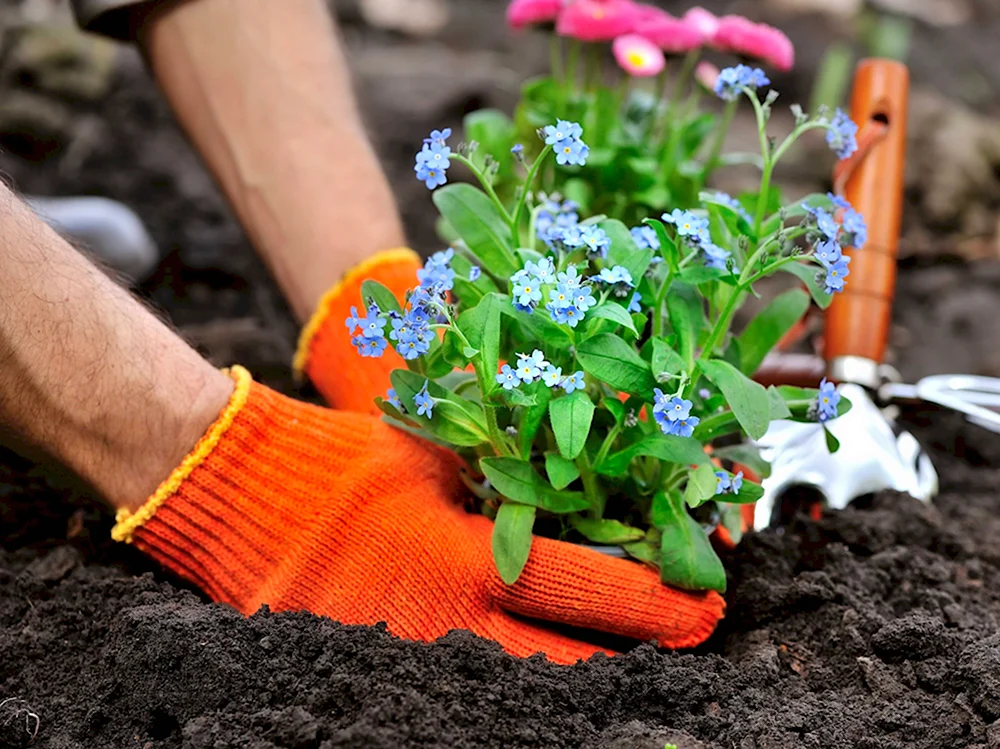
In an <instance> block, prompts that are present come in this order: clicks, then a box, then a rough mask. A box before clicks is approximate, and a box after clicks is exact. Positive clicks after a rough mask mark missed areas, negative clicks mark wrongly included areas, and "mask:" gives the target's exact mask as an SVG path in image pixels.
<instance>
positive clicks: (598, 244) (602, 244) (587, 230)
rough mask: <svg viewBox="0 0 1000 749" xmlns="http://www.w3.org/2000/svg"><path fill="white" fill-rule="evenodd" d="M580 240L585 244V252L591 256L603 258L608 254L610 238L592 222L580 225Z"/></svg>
mask: <svg viewBox="0 0 1000 749" xmlns="http://www.w3.org/2000/svg"><path fill="white" fill-rule="evenodd" d="M580 240H581V241H582V243H583V244H584V245H585V246H586V248H587V254H588V255H590V256H591V257H600V258H605V257H607V256H608V248H609V247H611V239H610V237H608V235H607V234H606V233H605V231H604V229H602V228H601V227H599V226H594V225H593V224H590V225H588V226H584V227H581V228H580Z"/></svg>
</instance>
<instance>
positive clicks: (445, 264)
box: [417, 249, 455, 292]
mask: <svg viewBox="0 0 1000 749" xmlns="http://www.w3.org/2000/svg"><path fill="white" fill-rule="evenodd" d="M454 256H455V251H454V250H451V249H448V250H442V251H441V252H435V253H434V254H433V255H431V256H430V257H429V258H428V259H427V262H426V263H424V267H423V268H421V269H420V270H418V271H417V280H418V281H419V282H420V287H421V288H422V289H425V290H427V291H434V292H444V291H450V290H451V288H452V287H453V286H454V285H455V271H454V270H452V268H451V266H450V265H449V263H451V260H452V258H453V257H454Z"/></svg>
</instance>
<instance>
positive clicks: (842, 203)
mask: <svg viewBox="0 0 1000 749" xmlns="http://www.w3.org/2000/svg"><path fill="white" fill-rule="evenodd" d="M826 197H828V198H829V199H830V202H831V203H833V205H834V207H835V208H850V207H851V204H850V203H848V202H847V200H845V199H844V198H842V197H840V196H839V195H834V194H833V193H832V192H828V193H827V194H826ZM803 205H805V204H803ZM806 210H808V208H807V209H806Z"/></svg>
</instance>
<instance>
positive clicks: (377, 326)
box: [345, 303, 389, 359]
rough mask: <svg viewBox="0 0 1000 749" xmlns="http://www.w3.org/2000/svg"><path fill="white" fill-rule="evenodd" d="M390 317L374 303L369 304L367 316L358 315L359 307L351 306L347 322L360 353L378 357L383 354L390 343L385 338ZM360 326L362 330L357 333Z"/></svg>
mask: <svg viewBox="0 0 1000 749" xmlns="http://www.w3.org/2000/svg"><path fill="white" fill-rule="evenodd" d="M388 319H389V318H387V317H385V316H383V315H382V310H380V309H379V307H378V305H377V304H374V303H373V304H371V305H369V307H368V310H367V315H365V317H361V316H359V315H358V308H357V307H351V314H350V315H348V317H347V320H346V321H345V324H346V325H347V332H348V333H349V334H350V336H351V343H353V344H354V346H355V347H356V348H357V349H358V353H359V354H361V355H362V356H364V357H373V358H376V359H377V358H378V357H380V356H382V354H383V353H384V352H385V349H386V346H388V345H389V342H388V341H387V340H386V339H385V324H386V322H387V321H388ZM358 328H360V329H361V332H360V333H358V334H357V335H355V331H356V330H357V329H358Z"/></svg>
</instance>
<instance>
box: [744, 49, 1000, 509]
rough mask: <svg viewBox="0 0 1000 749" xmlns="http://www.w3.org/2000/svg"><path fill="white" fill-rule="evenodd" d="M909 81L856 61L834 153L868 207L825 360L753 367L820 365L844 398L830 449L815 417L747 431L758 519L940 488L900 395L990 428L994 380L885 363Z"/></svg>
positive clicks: (769, 377)
mask: <svg viewBox="0 0 1000 749" xmlns="http://www.w3.org/2000/svg"><path fill="white" fill-rule="evenodd" d="M908 87H909V79H908V73H907V70H906V68H905V67H904V66H903V65H901V64H899V63H896V62H891V61H887V60H867V61H864V62H862V63H861V64H860V65H859V67H858V70H857V74H856V78H855V87H854V95H853V101H852V111H851V116H852V119H853V120H854V121H855V122H857V123H859V124H860V128H861V130H860V132H859V135H858V142H859V149H858V151H857V152H856V153H855V154H854V155H852V156H851V157H850V158H848V159H845V160H844V161H842V162H840V163H839V164H838V166H837V169H836V171H835V175H834V182H835V184H836V187H837V190H838V192H842V194H844V196H845V197H846V199H847V200H848V202H850V203H851V205H853V206H854V207H855V208H856V209H857V210H858V212H859V213H861V214H862V215H863V216H864V217H865V218H866V220H867V225H868V241H867V243H865V244H864V246H863V247H862V248H858V250H859V251H853V250H849V251H847V252H846V253H845V254H848V255H849V256H850V257H851V259H852V284H851V285H850V286H848V287H847V288H846V289H845V290H844V292H843V293H842V294H840V295H838V296H837V297H836V298H835V299H834V300H833V302H832V303H831V304H830V307H829V309H828V310H827V311H826V320H825V331H824V340H823V351H824V357H825V360H824V359H820V358H819V357H812V356H807V355H806V356H803V355H795V354H774V355H772V356H769V357H768V359H767V361H765V364H764V366H763V367H762V370H761V371H760V372H759V373H758V379H760V380H763V381H765V382H793V383H794V384H797V385H803V384H812V385H815V384H816V382H818V380H819V378H820V377H822V376H823V374H825V375H826V376H827V377H829V378H830V379H831V380H832V381H834V382H837V383H839V385H838V390H839V392H840V393H842V394H843V395H844V396H846V397H848V398H849V399H850V401H851V403H852V404H853V408H852V409H851V411H850V412H849V413H847V414H845V415H844V416H843V417H842V418H840V419H837V420H836V421H834V422H832V423H831V424H829V425H828V427H827V428H828V430H829V432H830V433H831V434H832V435H833V436H834V437H835V438H836V439H837V440H838V441H839V443H840V450H838V451H836V452H829V451H827V450H826V449H825V443H826V434H825V433H824V431H823V429H821V428H819V427H818V426H817V425H815V424H804V423H796V422H791V421H778V422H774V423H773V424H772V425H771V427H770V429H769V430H768V433H767V434H766V435H765V436H764V437H763V439H761V440H758V441H757V442H756V445H757V446H758V448H759V449H760V452H761V455H762V457H764V458H765V459H766V460H768V461H769V462H770V464H771V473H770V475H769V476H768V477H767V478H765V479H764V480H763V481H762V485H763V487H764V495H763V497H762V499H761V500H760V502H758V503H757V505H756V507H755V512H754V523H753V524H754V527H756V528H758V529H760V528H764V527H767V526H768V525H772V524H775V523H780V522H781V521H782V519H783V518H786V517H787V514H788V512H789V511H790V510H792V509H794V505H795V504H796V503H801V502H802V501H806V502H817V501H819V502H822V503H824V504H826V505H829V506H830V507H834V508H836V509H842V508H844V507H846V506H847V505H848V504H849V503H850V502H851V501H852V500H854V499H856V498H858V497H860V496H863V495H866V494H871V493H874V492H877V491H880V490H883V489H895V490H897V491H901V492H906V493H908V494H910V495H912V496H914V497H916V498H918V499H922V500H924V501H929V500H930V499H931V497H933V496H934V495H935V494H936V493H937V490H938V479H937V474H936V472H935V470H934V467H933V465H931V462H930V459H929V458H928V457H927V455H926V454H925V453H924V452H923V451H922V450H921V448H920V445H919V444H918V443H917V440H916V439H915V438H914V437H913V435H911V434H910V433H909V432H907V431H905V430H903V429H902V428H901V427H900V426H899V425H898V423H897V422H896V416H897V415H898V412H899V405H903V404H906V403H913V402H916V401H920V402H924V403H931V404H935V405H938V406H941V407H943V408H949V409H952V410H955V411H959V412H961V413H964V414H965V415H966V418H967V419H968V420H969V421H970V422H972V423H974V424H977V425H979V426H982V427H984V428H986V429H989V430H992V431H994V432H1000V413H998V410H1000V380H997V379H995V378H991V377H979V376H973V375H961V374H958V375H935V376H931V377H927V378H924V379H923V380H921V381H919V382H918V383H917V384H915V385H908V384H904V383H902V382H901V381H900V377H899V374H898V373H897V372H896V371H895V370H894V369H893V368H892V367H890V366H888V365H886V364H884V354H885V350H886V345H887V341H888V335H889V327H890V323H891V313H892V300H893V296H894V291H895V281H896V253H897V248H898V241H899V227H900V216H901V212H902V202H903V167H904V160H905V150H906V112H907V99H908ZM855 279H857V281H856V282H854V280H855Z"/></svg>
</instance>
